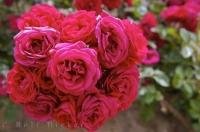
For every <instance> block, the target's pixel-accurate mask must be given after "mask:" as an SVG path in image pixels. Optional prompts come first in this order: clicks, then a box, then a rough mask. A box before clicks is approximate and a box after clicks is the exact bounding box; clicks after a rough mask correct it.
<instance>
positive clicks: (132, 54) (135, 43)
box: [123, 20, 147, 65]
mask: <svg viewBox="0 0 200 132" xmlns="http://www.w3.org/2000/svg"><path fill="white" fill-rule="evenodd" d="M123 23H124V25H125V31H126V34H127V35H128V40H129V48H128V49H129V51H128V58H127V59H126V61H125V62H124V64H126V65H132V64H140V63H141V62H142V60H143V59H144V58H145V56H146V53H147V40H146V38H145V37H144V35H143V32H142V30H141V29H140V28H139V26H137V25H136V24H134V23H133V22H131V21H129V20H124V21H123Z"/></svg>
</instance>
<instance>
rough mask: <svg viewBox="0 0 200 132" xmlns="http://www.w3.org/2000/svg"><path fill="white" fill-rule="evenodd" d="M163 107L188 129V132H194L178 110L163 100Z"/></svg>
mask: <svg viewBox="0 0 200 132" xmlns="http://www.w3.org/2000/svg"><path fill="white" fill-rule="evenodd" d="M160 103H161V106H162V107H164V108H166V109H167V110H168V111H169V112H170V113H171V114H172V115H173V116H174V117H175V118H176V119H177V120H178V121H179V122H180V123H181V124H182V125H183V126H184V127H185V128H186V129H187V131H188V132H194V130H193V128H192V127H191V125H190V123H189V121H188V120H187V119H186V118H185V117H184V116H183V115H182V114H181V113H180V112H179V111H178V110H176V109H175V108H174V107H173V106H172V105H171V104H170V103H169V102H167V101H166V100H162V101H161V102H160Z"/></svg>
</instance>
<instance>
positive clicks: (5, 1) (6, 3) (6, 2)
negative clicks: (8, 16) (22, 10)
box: [3, 0, 13, 6]
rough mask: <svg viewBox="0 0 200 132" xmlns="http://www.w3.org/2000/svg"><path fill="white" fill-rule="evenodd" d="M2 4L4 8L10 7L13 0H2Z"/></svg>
mask: <svg viewBox="0 0 200 132" xmlns="http://www.w3.org/2000/svg"><path fill="white" fill-rule="evenodd" d="M3 2H4V4H5V5H6V6H12V4H13V0H3Z"/></svg>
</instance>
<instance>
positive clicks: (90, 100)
mask: <svg viewBox="0 0 200 132" xmlns="http://www.w3.org/2000/svg"><path fill="white" fill-rule="evenodd" d="M78 104H79V105H80V106H79V107H80V111H79V113H78V120H79V123H80V124H81V125H82V126H83V127H84V128H86V129H87V130H88V131H95V130H96V129H97V128H99V127H100V126H102V124H103V123H105V121H107V120H108V119H110V118H111V117H113V116H114V115H115V114H116V113H117V109H118V104H117V102H116V100H115V99H113V98H111V97H106V96H104V95H102V94H100V93H98V92H91V93H88V94H86V95H85V96H83V97H80V98H79V101H78Z"/></svg>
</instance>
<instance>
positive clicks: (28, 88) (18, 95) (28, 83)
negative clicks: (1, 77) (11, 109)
mask: <svg viewBox="0 0 200 132" xmlns="http://www.w3.org/2000/svg"><path fill="white" fill-rule="evenodd" d="M7 79H8V93H9V95H10V97H11V99H12V100H13V102H15V103H28V102H31V101H32V100H34V99H35V96H36V95H37V93H38V88H37V86H36V84H35V82H34V79H35V76H34V74H33V73H31V72H30V70H29V69H28V68H25V67H22V66H20V65H18V64H15V65H14V67H13V68H12V69H11V71H10V72H9V73H8V78H7Z"/></svg>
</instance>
